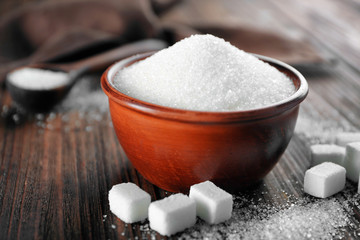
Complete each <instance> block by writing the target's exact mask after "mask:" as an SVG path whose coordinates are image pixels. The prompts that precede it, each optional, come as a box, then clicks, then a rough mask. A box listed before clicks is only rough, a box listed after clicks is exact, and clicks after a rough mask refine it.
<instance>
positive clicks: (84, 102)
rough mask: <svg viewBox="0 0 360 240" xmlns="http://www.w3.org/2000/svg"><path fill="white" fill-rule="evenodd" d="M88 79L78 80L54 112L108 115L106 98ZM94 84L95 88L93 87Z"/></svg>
mask: <svg viewBox="0 0 360 240" xmlns="http://www.w3.org/2000/svg"><path fill="white" fill-rule="evenodd" d="M91 80H93V79H92V78H90V77H84V78H82V79H80V80H79V81H78V82H77V84H76V85H75V86H74V87H73V88H72V89H71V91H70V93H69V94H68V95H67V97H66V98H65V99H64V100H63V101H62V102H61V103H60V104H59V105H58V106H56V107H55V111H56V112H60V113H63V112H69V111H74V110H75V111H77V112H83V113H85V112H86V113H88V112H90V113H91V114H99V113H100V114H104V113H108V109H109V108H108V106H109V104H108V98H107V96H106V95H105V93H104V92H103V91H102V90H101V89H100V88H99V87H98V82H94V81H91ZM94 84H95V85H96V86H94Z"/></svg>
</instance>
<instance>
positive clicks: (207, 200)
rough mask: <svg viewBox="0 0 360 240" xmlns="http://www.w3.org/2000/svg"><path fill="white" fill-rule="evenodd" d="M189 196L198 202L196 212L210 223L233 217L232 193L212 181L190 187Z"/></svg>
mask: <svg viewBox="0 0 360 240" xmlns="http://www.w3.org/2000/svg"><path fill="white" fill-rule="evenodd" d="M189 197H190V198H192V199H194V200H195V202H196V214H197V215H198V216H199V217H200V218H202V219H203V220H205V221H206V222H207V223H210V224H217V223H220V222H223V221H226V220H228V219H230V218H231V212H232V206H233V199H232V195H231V194H229V193H227V192H225V191H224V190H222V189H221V188H219V187H217V186H216V185H215V184H214V183H212V182H210V181H206V182H202V183H198V184H195V185H192V186H191V187H190V193H189Z"/></svg>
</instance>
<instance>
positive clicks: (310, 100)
mask: <svg viewBox="0 0 360 240" xmlns="http://www.w3.org/2000/svg"><path fill="white" fill-rule="evenodd" d="M14 2H21V1H11V0H7V1H1V3H0V9H1V13H5V12H6V11H9V10H11V9H15V8H16V6H15V4H14ZM217 7H221V8H222V10H223V11H222V12H223V14H222V16H206V14H205V13H204V12H199V16H204V17H205V18H206V17H207V18H208V19H215V20H216V19H218V20H219V19H220V20H221V19H222V18H223V17H224V16H226V18H228V19H231V21H233V22H234V23H236V22H237V21H239V22H241V23H242V24H247V25H249V26H254V27H256V28H258V29H266V30H268V31H274V32H278V33H281V34H284V35H287V36H289V37H293V38H298V37H301V38H303V39H304V40H306V41H308V42H310V43H311V44H312V45H313V46H314V48H315V49H316V51H318V52H319V54H321V55H322V56H323V57H324V59H325V62H324V63H323V64H321V65H309V66H306V67H303V68H301V69H299V70H300V71H301V72H302V73H303V74H304V76H305V77H306V79H307V80H308V83H309V86H310V92H309V95H308V97H307V99H306V100H305V101H304V102H303V103H302V105H301V110H300V116H299V119H298V123H297V127H296V130H295V134H294V136H293V138H292V140H291V142H290V144H289V147H288V148H287V150H286V152H285V153H284V155H283V156H282V158H281V160H280V161H279V163H278V164H277V165H276V167H275V168H274V169H273V171H271V172H270V173H269V174H268V175H267V176H266V177H265V179H264V181H263V182H262V183H261V184H260V185H259V186H256V187H255V188H254V189H252V190H248V191H245V192H242V193H239V194H238V195H237V196H235V207H236V208H237V210H239V208H245V209H242V210H244V211H247V210H246V208H247V207H249V205H246V204H245V205H244V204H242V203H244V201H245V200H244V198H247V199H248V201H250V202H252V201H254V204H258V203H257V202H258V201H261V200H262V201H266V202H267V204H268V206H283V207H284V208H286V206H287V204H288V203H289V202H290V203H292V202H295V203H296V202H298V201H301V200H304V199H305V200H306V201H308V202H316V201H318V200H317V199H315V198H311V197H309V196H307V195H306V194H304V192H303V177H304V173H305V171H306V169H308V168H309V166H310V158H309V146H310V145H311V144H313V143H331V142H333V141H334V136H335V134H337V133H339V132H342V131H359V128H360V3H359V2H358V1H356V0H343V1H338V0H318V1H312V0H302V1H301V0H299V1H285V0H278V1H271V2H270V1H264V0H257V1H246V0H242V1H230V0H227V1H222V2H221V6H220V3H218V5H217ZM204 11H205V10H204ZM85 81H90V82H91V84H92V85H91V87H89V88H88V90H89V91H92V92H91V93H92V94H93V92H94V91H97V90H96V89H95V90H94V88H99V86H98V83H99V82H98V81H99V75H91V76H88V77H87V79H86V80H85ZM86 86H88V85H86ZM99 91H100V90H99ZM96 96H97V97H99V99H100V100H99V101H100V103H101V101H103V100H104V96H99V92H97V95H96ZM70 97H71V96H70ZM73 97H74V98H76V93H75V94H73ZM77 100H79V99H77ZM105 100H106V99H105ZM69 101H70V100H69ZM71 103H72V104H73V105H72V106H71V105H70V106H69V104H68V105H67V107H65V105H63V106H62V107H61V108H60V110H56V111H55V110H54V112H52V113H48V114H45V115H26V116H22V115H21V113H17V112H14V111H13V108H12V107H11V99H10V96H9V94H8V93H7V91H6V90H5V89H2V90H0V111H1V118H0V239H17V238H19V239H128V238H133V239H164V238H165V237H163V236H161V235H159V234H157V233H156V232H154V231H151V230H149V229H148V228H149V227H148V223H147V222H145V223H136V224H124V223H123V222H122V221H121V220H119V219H117V218H116V217H115V216H114V215H113V214H111V212H110V211H109V205H108V200H107V193H108V191H109V189H110V188H111V187H112V185H114V184H118V183H121V182H128V181H130V182H134V183H136V184H138V185H139V186H141V187H142V188H143V189H145V190H146V191H148V192H149V193H150V194H151V196H152V200H155V199H160V198H163V197H165V196H167V195H169V194H170V193H168V192H166V191H163V190H161V189H159V188H157V187H156V186H153V185H152V184H151V183H149V182H147V181H146V180H145V179H144V178H143V177H142V176H141V175H140V174H139V173H137V171H136V170H135V169H134V168H133V167H132V165H131V163H129V161H128V160H127V158H126V157H125V155H124V152H123V150H122V148H121V146H120V145H119V143H118V141H117V138H116V136H115V133H114V131H113V128H112V126H111V120H110V118H109V114H108V111H107V110H106V108H105V110H104V106H103V105H100V103H99V102H98V103H97V105H96V104H95V107H94V106H93V107H92V108H91V106H90V107H89V108H85V107H81V105H80V104H81V101H80V100H79V101H78V102H76V104H75V102H71V101H70V104H71ZM104 104H105V103H104ZM88 105H89V104H87V106H88ZM356 192H357V185H356V184H354V183H350V182H348V183H347V185H346V189H345V191H344V192H343V193H340V194H337V195H335V196H334V197H331V198H329V199H327V201H332V200H334V201H336V202H337V203H340V204H341V203H342V202H343V201H346V202H347V203H348V204H347V205H348V206H349V204H350V207H346V208H344V211H345V212H346V215H347V217H348V224H346V226H344V227H341V228H339V229H337V230H336V234H334V236H332V235H330V236H327V237H329V238H330V237H333V238H338V237H340V238H343V239H356V237H359V235H358V233H359V231H360V224H359V220H360V215H359V208H358V204H359V203H360V200H359V201H358V200H357V198H356V197H359V196H358V195H356ZM245 202H246V201H245ZM258 206H260V207H261V206H262V205H258ZM248 212H250V211H248ZM231 221H232V223H234V221H235V220H231ZM199 222H200V223H198V225H197V227H195V228H194V229H190V230H187V231H186V232H185V233H180V234H178V235H175V236H174V238H178V237H187V238H200V239H202V238H205V237H210V238H218V239H222V238H228V237H230V235H229V234H230V233H229V232H226V229H225V230H224V226H227V225H221V226H222V228H221V230H219V229H217V228H216V227H214V228H206V229H208V232H207V233H206V234H207V235H206V234H205V233H204V231H202V230H201V227H199V224H200V225H204V224H203V223H201V221H199ZM234 224H236V223H234ZM192 231H196V233H197V234H192ZM264 231H265V229H264ZM219 233H220V234H219ZM182 234H183V235H182ZM209 234H210V235H209ZM231 234H232V235H231V236H232V237H234V236H236V234H234V232H231ZM244 236H245V235H240V234H239V235H238V237H239V238H242V237H244ZM324 236H325V235H324ZM307 237H309V238H311V235H301V234H300V235H297V238H298V239H303V238H307ZM286 238H287V236H284V235H281V232H280V234H279V235H278V236H277V237H276V239H286Z"/></svg>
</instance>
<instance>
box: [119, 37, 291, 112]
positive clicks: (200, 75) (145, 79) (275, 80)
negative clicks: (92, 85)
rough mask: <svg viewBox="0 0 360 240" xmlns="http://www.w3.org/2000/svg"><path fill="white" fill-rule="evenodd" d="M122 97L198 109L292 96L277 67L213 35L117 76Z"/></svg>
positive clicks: (231, 107)
mask: <svg viewBox="0 0 360 240" xmlns="http://www.w3.org/2000/svg"><path fill="white" fill-rule="evenodd" d="M114 85H115V87H116V88H117V89H118V90H119V91H120V92H122V93H124V94H126V95H128V96H131V97H134V98H137V99H140V100H143V101H147V102H151V103H154V104H158V105H163V106H169V107H174V108H180V109H188V110H197V111H238V110H248V109H255V108H260V107H264V106H268V105H271V104H274V103H276V102H279V101H281V100H284V99H286V98H287V97H289V96H291V95H292V94H293V93H294V92H295V87H294V85H293V83H292V81H291V80H290V79H289V78H288V77H286V76H285V75H284V74H283V73H281V72H279V71H278V70H277V69H276V68H274V67H272V66H270V65H269V64H267V63H264V62H262V61H260V60H258V59H257V58H256V57H254V56H253V55H251V54H248V53H245V52H244V51H242V50H239V49H238V48H236V47H234V46H232V45H231V44H230V43H228V42H226V41H224V40H223V39H221V38H217V37H215V36H212V35H193V36H191V37H189V38H186V39H183V40H182V41H179V42H177V43H176V44H174V45H173V46H171V47H169V48H167V49H164V50H162V51H160V52H158V53H156V54H154V55H152V56H151V57H149V58H147V59H145V60H143V61H140V62H137V63H135V64H133V65H131V66H130V67H127V68H125V69H123V70H121V71H119V72H118V73H117V76H116V79H115V81H114Z"/></svg>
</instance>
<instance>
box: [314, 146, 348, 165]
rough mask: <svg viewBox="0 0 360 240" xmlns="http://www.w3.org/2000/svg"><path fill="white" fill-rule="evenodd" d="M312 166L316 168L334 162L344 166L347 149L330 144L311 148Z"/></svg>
mask: <svg viewBox="0 0 360 240" xmlns="http://www.w3.org/2000/svg"><path fill="white" fill-rule="evenodd" d="M310 150H311V160H312V161H311V165H312V166H316V165H318V164H320V163H323V162H332V163H336V164H339V165H341V166H343V161H344V157H345V147H340V146H337V145H333V144H332V145H330V144H316V145H312V146H311V147H310Z"/></svg>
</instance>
